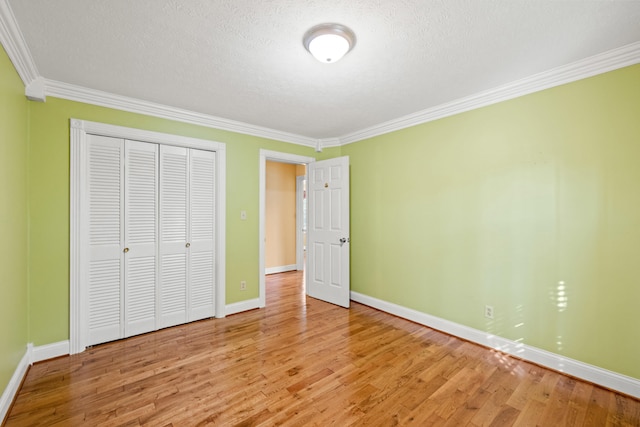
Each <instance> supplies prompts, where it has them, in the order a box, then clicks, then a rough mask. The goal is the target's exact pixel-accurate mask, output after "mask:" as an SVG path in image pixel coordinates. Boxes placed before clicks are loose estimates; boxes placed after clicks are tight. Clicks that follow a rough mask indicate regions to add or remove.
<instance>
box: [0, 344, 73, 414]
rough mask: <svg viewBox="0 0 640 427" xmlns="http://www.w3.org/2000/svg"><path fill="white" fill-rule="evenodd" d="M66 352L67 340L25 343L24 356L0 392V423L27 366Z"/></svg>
mask: <svg viewBox="0 0 640 427" xmlns="http://www.w3.org/2000/svg"><path fill="white" fill-rule="evenodd" d="M67 354H69V341H60V342H57V343H53V344H47V345H41V346H37V347H34V346H33V344H31V343H29V344H27V348H26V350H25V352H24V356H22V359H21V360H20V363H18V366H17V367H16V370H15V371H14V373H13V376H12V377H11V380H10V381H9V384H7V387H6V388H5V389H4V392H3V393H2V398H1V400H0V423H2V421H3V420H4V418H5V417H6V416H7V414H8V412H9V409H10V408H11V403H12V402H13V399H15V397H16V395H17V394H18V391H19V388H20V384H22V380H23V379H24V377H25V375H26V374H27V370H28V369H29V366H31V365H33V364H34V363H36V362H41V361H43V360H47V359H53V358H54V357H60V356H66V355H67Z"/></svg>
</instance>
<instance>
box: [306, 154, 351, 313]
mask: <svg viewBox="0 0 640 427" xmlns="http://www.w3.org/2000/svg"><path fill="white" fill-rule="evenodd" d="M308 189H309V200H308V202H309V210H308V216H309V224H308V239H309V240H308V244H307V252H308V254H307V256H308V257H309V259H308V263H307V265H308V268H309V276H308V282H307V293H308V294H309V296H311V297H314V298H318V299H321V300H323V301H327V302H330V303H332V304H336V305H340V306H342V307H349V302H350V289H349V259H350V254H349V246H350V237H349V157H348V156H347V157H338V158H335V159H329V160H323V161H320V162H313V163H310V164H309V183H308Z"/></svg>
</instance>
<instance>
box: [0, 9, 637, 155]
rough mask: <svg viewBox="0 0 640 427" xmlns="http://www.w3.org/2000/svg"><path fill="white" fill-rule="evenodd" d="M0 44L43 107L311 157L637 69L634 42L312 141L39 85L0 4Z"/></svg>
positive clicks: (32, 64) (12, 18) (82, 91)
mask: <svg viewBox="0 0 640 427" xmlns="http://www.w3.org/2000/svg"><path fill="white" fill-rule="evenodd" d="M0 43H2V46H3V47H4V49H5V50H6V52H7V55H8V56H9V58H10V59H11V62H12V63H13V65H14V67H15V68H16V70H17V72H18V74H19V76H20V78H21V79H22V81H23V83H24V85H25V94H26V96H27V97H28V98H29V99H31V100H37V101H45V100H46V96H47V95H50V96H54V97H58V98H63V99H68V100H72V101H77V102H83V103H87V104H93V105H98V106H102V107H107V108H115V109H119V110H123V111H129V112H132V113H139V114H145V115H149V116H154V117H159V118H163V119H169V120H175V121H179V122H184V123H189V124H194V125H199V126H204V127H209V128H214V129H220V130H225V131H230V132H235V133H240V134H245V135H252V136H256V137H260V138H267V139H273V140H277V141H283V142H289V143H292V144H298V145H304V146H307V147H312V148H315V149H316V151H322V149H323V148H328V147H340V146H344V145H347V144H350V143H353V142H358V141H362V140H365V139H368V138H372V137H375V136H379V135H383V134H386V133H390V132H394V131H397V130H401V129H405V128H408V127H411V126H416V125H420V124H423V123H427V122H431V121H434V120H438V119H442V118H445V117H449V116H453V115H455V114H459V113H463V112H466V111H470V110H474V109H476V108H481V107H486V106H488V105H492V104H496V103H499V102H502V101H507V100H509V99H513V98H517V97H520V96H523V95H528V94H531V93H534V92H538V91H541V90H544V89H549V88H552V87H555V86H560V85H563V84H566V83H571V82H574V81H577V80H581V79H585V78H587V77H592V76H595V75H598V74H602V73H606V72H608V71H613V70H616V69H619V68H623V67H626V66H629V65H634V64H638V63H640V42H635V43H631V44H629V45H626V46H622V47H620V48H617V49H612V50H610V51H607V52H603V53H600V54H598V55H594V56H591V57H589V58H585V59H583V60H580V61H576V62H573V63H571V64H568V65H564V66H561V67H557V68H554V69H552V70H549V71H545V72H542V73H538V74H535V75H533V76H530V77H527V78H524V79H521V80H516V81H515V82H512V83H508V84H506V85H502V86H498V87H496V88H493V89H489V90H486V91H483V92H479V93H476V94H474V95H471V96H468V97H464V98H460V99H457V100H455V101H451V102H447V103H444V104H441V105H438V106H435V107H432V108H428V109H425V110H422V111H418V112H416V113H413V114H409V115H406V116H403V117H399V118H397V119H394V120H389V121H386V122H383V123H380V124H377V125H374V126H371V127H368V128H365V129H361V130H359V131H356V132H352V133H349V134H346V135H343V136H341V137H338V138H324V139H316V138H310V137H307V136H303V135H297V134H292V133H288V132H283V131H278V130H275V129H270V128H266V127H262V126H256V125H252V124H249V123H244V122H239V121H235V120H228V119H224V118H221V117H216V116H210V115H207V114H202V113H197V112H194V111H189V110H183V109H180V108H174V107H170V106H166V105H161V104H156V103H152V102H147V101H142V100H139V99H135V98H128V97H124V96H120V95H115V94H111V93H107V92H102V91H97V90H93V89H88V88H84V87H81V86H76V85H71V84H67V83H63V82H59V81H55V80H48V79H44V78H43V77H41V76H40V74H39V73H38V69H37V67H36V65H35V62H34V60H33V57H32V56H31V52H30V51H29V48H28V47H27V44H26V42H25V40H24V37H23V35H22V32H21V31H20V29H19V27H18V24H17V22H16V19H15V16H14V14H13V11H12V10H11V7H10V6H9V4H8V2H7V0H0Z"/></svg>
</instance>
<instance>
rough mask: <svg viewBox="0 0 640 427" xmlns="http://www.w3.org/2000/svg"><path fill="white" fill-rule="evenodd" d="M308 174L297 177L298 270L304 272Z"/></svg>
mask: <svg viewBox="0 0 640 427" xmlns="http://www.w3.org/2000/svg"><path fill="white" fill-rule="evenodd" d="M306 175H307V172H306V171H305V174H304V176H296V268H297V269H298V270H304V233H303V230H302V227H303V225H304V224H303V222H304V215H303V213H302V211H303V209H304V206H303V205H304V192H305V190H304V182H305V180H306V179H307V176H306Z"/></svg>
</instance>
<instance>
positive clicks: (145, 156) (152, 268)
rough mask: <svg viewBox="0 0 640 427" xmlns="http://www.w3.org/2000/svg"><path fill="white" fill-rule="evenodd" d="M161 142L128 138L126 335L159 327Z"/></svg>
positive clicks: (125, 237) (125, 226) (126, 142)
mask: <svg viewBox="0 0 640 427" xmlns="http://www.w3.org/2000/svg"><path fill="white" fill-rule="evenodd" d="M157 194H158V145H157V144H150V143H146V142H138V141H128V140H127V141H125V220H124V229H125V233H124V246H125V249H124V251H126V252H125V254H124V271H125V279H124V283H125V287H124V292H125V297H124V317H125V319H124V328H125V331H124V336H125V337H130V336H132V335H137V334H142V333H145V332H150V331H153V330H155V329H156V278H157V276H158V272H157V260H156V251H157V238H156V235H157V232H158V229H157V224H158V218H157V213H158V198H157Z"/></svg>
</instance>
